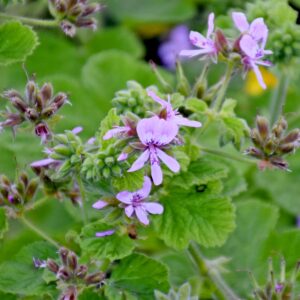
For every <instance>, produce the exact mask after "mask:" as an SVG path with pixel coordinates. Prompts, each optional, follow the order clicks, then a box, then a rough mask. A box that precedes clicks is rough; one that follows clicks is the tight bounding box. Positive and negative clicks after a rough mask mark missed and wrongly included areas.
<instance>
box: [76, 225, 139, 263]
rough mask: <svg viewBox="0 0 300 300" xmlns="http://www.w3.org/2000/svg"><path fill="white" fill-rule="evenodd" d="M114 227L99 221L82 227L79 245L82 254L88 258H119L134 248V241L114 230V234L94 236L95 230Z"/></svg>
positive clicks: (99, 230)
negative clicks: (100, 236)
mask: <svg viewBox="0 0 300 300" xmlns="http://www.w3.org/2000/svg"><path fill="white" fill-rule="evenodd" d="M110 229H114V227H113V225H108V224H105V223H101V222H95V223H91V224H89V225H86V226H85V227H83V229H82V232H81V240H80V246H81V249H82V251H83V256H84V257H85V258H86V259H88V258H89V257H94V258H96V259H105V258H108V259H110V260H114V259H120V258H123V257H125V256H127V255H129V254H130V253H131V252H132V251H133V249H134V242H133V240H132V239H130V238H129V237H128V235H126V234H124V233H122V232H119V231H116V232H115V233H114V234H112V235H110V236H106V237H102V238H99V237H96V236H95V234H96V232H101V231H106V230H110Z"/></svg>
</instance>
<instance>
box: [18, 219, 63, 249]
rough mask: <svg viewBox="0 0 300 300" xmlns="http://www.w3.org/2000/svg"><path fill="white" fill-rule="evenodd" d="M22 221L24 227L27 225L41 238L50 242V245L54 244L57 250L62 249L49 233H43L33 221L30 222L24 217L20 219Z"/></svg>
mask: <svg viewBox="0 0 300 300" xmlns="http://www.w3.org/2000/svg"><path fill="white" fill-rule="evenodd" d="M20 220H21V221H22V223H23V224H24V225H26V226H27V227H28V228H29V229H31V230H32V231H34V232H35V233H36V234H37V235H39V236H40V237H41V238H43V239H44V240H46V241H47V242H49V243H50V244H52V245H53V246H55V247H56V248H59V247H60V246H59V244H58V243H57V242H56V241H54V240H53V239H52V238H51V237H50V236H49V235H48V234H47V233H45V232H43V231H42V230H41V229H39V228H38V227H36V225H34V224H33V223H32V222H31V221H29V220H28V219H27V218H26V217H25V216H22V217H21V218H20Z"/></svg>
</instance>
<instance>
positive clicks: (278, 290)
mask: <svg viewBox="0 0 300 300" xmlns="http://www.w3.org/2000/svg"><path fill="white" fill-rule="evenodd" d="M283 288H284V285H283V284H282V283H276V285H275V292H276V293H277V294H280V293H281V292H282V290H283Z"/></svg>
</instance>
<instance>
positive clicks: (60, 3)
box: [49, 0, 103, 37]
mask: <svg viewBox="0 0 300 300" xmlns="http://www.w3.org/2000/svg"><path fill="white" fill-rule="evenodd" d="M49 7H50V11H51V13H52V14H53V16H54V17H55V18H56V19H58V20H59V21H60V27H61V29H62V30H63V32H64V33H65V34H66V35H68V36H70V37H73V36H74V35H75V34H76V27H85V28H91V29H92V30H96V29H97V22H96V20H95V19H94V18H92V15H93V14H94V13H96V12H98V11H100V10H101V9H102V8H103V6H102V5H100V4H98V3H91V4H89V3H88V2H87V0H49Z"/></svg>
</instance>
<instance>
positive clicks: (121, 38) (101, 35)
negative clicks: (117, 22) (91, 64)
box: [85, 27, 145, 58]
mask: <svg viewBox="0 0 300 300" xmlns="http://www.w3.org/2000/svg"><path fill="white" fill-rule="evenodd" d="M85 47H86V48H87V50H88V53H89V54H90V55H91V54H95V53H98V52H101V51H105V50H109V49H117V50H121V51H124V52H126V53H128V54H130V55H131V56H133V57H136V58H140V57H143V55H144V52H145V50H144V47H143V45H142V43H141V41H140V40H139V39H138V37H137V36H136V35H135V34H134V33H133V32H132V31H130V30H129V29H127V28H125V27H111V28H106V29H103V30H101V31H97V32H96V33H95V34H94V35H93V36H92V38H91V39H90V40H89V41H88V42H87V44H86V45H85Z"/></svg>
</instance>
